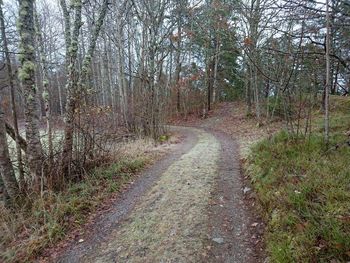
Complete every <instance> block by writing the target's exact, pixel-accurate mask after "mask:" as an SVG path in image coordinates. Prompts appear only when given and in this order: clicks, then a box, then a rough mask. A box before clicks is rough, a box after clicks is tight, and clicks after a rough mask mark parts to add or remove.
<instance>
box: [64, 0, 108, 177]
mask: <svg viewBox="0 0 350 263" xmlns="http://www.w3.org/2000/svg"><path fill="white" fill-rule="evenodd" d="M61 6H62V7H63V9H64V7H65V6H66V5H65V2H64V0H61ZM74 9H75V16H74V25H73V32H72V34H70V24H67V23H70V18H69V17H66V16H69V13H68V12H66V11H64V12H63V13H64V16H65V18H64V21H65V29H66V30H67V29H68V30H69V32H66V33H65V37H66V44H70V47H69V48H68V49H67V51H68V53H67V54H66V55H67V56H68V60H67V62H68V66H67V69H68V83H67V104H66V115H65V130H64V135H65V138H64V145H63V156H62V160H63V162H62V170H63V174H64V175H66V176H69V175H70V174H71V172H70V165H71V162H72V158H73V133H74V120H75V115H76V110H77V107H78V104H79V101H80V99H81V97H82V95H83V91H85V90H86V81H87V78H88V75H89V73H90V65H91V60H92V57H93V54H94V51H95V48H96V42H97V38H98V36H99V33H100V31H101V27H102V25H103V21H104V18H105V16H106V13H107V9H108V0H104V1H103V4H102V7H101V10H100V14H99V16H98V19H97V21H96V24H95V28H94V30H93V33H92V36H91V40H90V45H89V49H88V51H87V54H86V55H85V57H84V60H83V63H82V72H81V74H79V72H77V71H76V62H77V55H78V39H79V33H80V27H81V26H82V19H81V18H82V15H81V12H82V1H81V0H76V1H75V2H74ZM67 38H69V39H67Z"/></svg>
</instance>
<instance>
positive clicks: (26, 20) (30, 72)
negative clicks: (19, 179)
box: [18, 0, 44, 191]
mask: <svg viewBox="0 0 350 263" xmlns="http://www.w3.org/2000/svg"><path fill="white" fill-rule="evenodd" d="M18 29H19V35H20V49H19V51H20V52H19V53H20V56H19V61H20V64H21V67H20V69H19V74H18V77H19V79H20V82H21V84H22V87H23V93H24V101H25V105H24V115H25V131H26V139H27V144H28V146H27V150H28V151H27V160H28V166H29V170H30V174H31V176H32V177H33V186H34V190H36V191H39V190H40V185H41V184H40V179H41V176H42V169H43V166H42V162H43V157H44V156H43V150H42V145H41V142H40V133H39V115H38V104H37V87H36V83H35V48H34V46H35V45H34V37H35V29H34V0H21V1H19V19H18Z"/></svg>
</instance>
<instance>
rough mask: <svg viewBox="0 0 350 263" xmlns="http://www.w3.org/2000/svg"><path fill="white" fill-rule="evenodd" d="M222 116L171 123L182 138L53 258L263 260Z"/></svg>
mask: <svg viewBox="0 0 350 263" xmlns="http://www.w3.org/2000/svg"><path fill="white" fill-rule="evenodd" d="M222 114H227V111H226V113H225V112H223V113H222ZM221 121H222V116H221V117H217V116H216V117H215V116H214V117H211V118H209V119H207V120H203V121H199V122H197V123H196V126H197V127H198V128H191V127H177V128H173V129H176V130H177V132H180V133H181V134H183V140H182V143H180V144H178V145H177V146H176V147H175V149H173V151H172V152H170V153H169V154H168V155H167V156H166V157H165V158H164V159H162V160H160V161H159V162H157V163H156V164H155V165H153V166H152V167H150V168H149V169H148V170H146V171H144V172H143V174H142V176H140V177H139V178H138V179H137V180H136V181H135V182H133V184H131V185H130V187H129V188H128V189H127V191H125V192H124V193H123V194H122V195H121V196H120V197H119V198H118V199H116V200H115V201H114V202H113V203H112V204H111V206H110V208H109V210H108V212H106V213H103V214H101V215H100V216H99V218H97V220H95V221H96V223H94V224H92V225H91V226H89V228H88V231H87V233H86V234H85V235H83V236H79V237H77V238H75V239H73V240H71V241H70V242H69V243H68V246H67V248H65V249H63V250H62V251H60V252H59V253H58V254H57V255H56V256H54V257H52V258H51V259H50V260H49V261H56V262H242V263H243V262H247V263H249V262H263V260H264V257H263V253H262V248H263V245H262V239H261V234H262V231H263V223H262V221H261V220H260V219H259V218H258V217H257V216H256V214H255V213H254V212H253V211H254V210H253V209H252V205H253V203H254V201H252V200H251V198H250V193H249V192H250V191H251V190H248V192H247V193H244V190H246V189H250V188H249V184H248V182H246V181H245V180H244V177H243V175H242V173H241V170H240V153H239V150H240V148H239V144H238V142H237V141H235V140H233V139H232V137H231V136H229V135H227V133H224V132H222V131H219V130H218V129H217V128H218V126H219V124H220V123H221ZM79 241H80V242H79Z"/></svg>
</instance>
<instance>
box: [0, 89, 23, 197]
mask: <svg viewBox="0 0 350 263" xmlns="http://www.w3.org/2000/svg"><path fill="white" fill-rule="evenodd" d="M0 105H1V95H0ZM0 173H1V178H2V181H3V184H4V188H5V195H6V194H7V195H8V196H9V197H10V199H11V200H15V199H16V197H17V196H18V194H19V187H18V184H17V181H16V177H15V173H14V170H13V167H12V164H11V159H10V153H9V149H8V145H7V138H6V128H5V121H4V113H3V111H2V109H1V108H0Z"/></svg>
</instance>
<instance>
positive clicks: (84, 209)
mask: <svg viewBox="0 0 350 263" xmlns="http://www.w3.org/2000/svg"><path fill="white" fill-rule="evenodd" d="M149 161H150V159H149V156H146V155H145V154H140V153H138V154H137V155H136V157H135V156H134V157H133V158H130V156H124V157H122V158H120V159H119V161H117V162H115V163H112V164H110V165H108V166H104V167H99V168H96V169H95V170H93V171H92V172H91V173H90V174H89V175H88V176H87V177H86V178H84V180H82V181H81V182H79V183H74V184H71V185H69V186H68V187H67V189H66V190H65V191H62V192H58V193H55V192H53V191H47V192H44V193H43V195H42V196H41V197H38V196H32V197H29V198H28V200H27V201H26V203H25V204H22V205H21V206H19V207H17V208H16V209H13V210H9V209H6V208H5V207H1V209H0V227H1V229H0V232H1V234H0V241H1V243H0V251H1V252H0V253H1V254H0V261H1V262H30V261H32V260H34V259H35V258H36V257H37V256H38V255H39V253H40V252H41V251H42V250H43V249H44V248H47V247H49V246H51V245H53V244H55V243H56V242H57V241H59V240H61V239H63V238H64V237H65V236H66V234H67V233H69V232H70V231H71V230H74V229H77V228H79V227H80V226H81V225H83V224H84V223H85V222H86V220H87V218H88V215H89V214H91V213H93V212H94V211H96V209H97V207H98V206H99V205H100V204H101V203H102V202H103V201H104V200H106V199H108V197H110V196H111V194H112V193H115V192H118V191H119V190H121V188H122V187H123V185H124V184H125V183H127V182H128V181H129V180H130V179H131V178H132V176H133V175H134V174H135V173H136V172H138V171H139V170H140V169H141V168H142V167H143V166H144V165H145V164H146V163H147V162H149Z"/></svg>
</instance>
